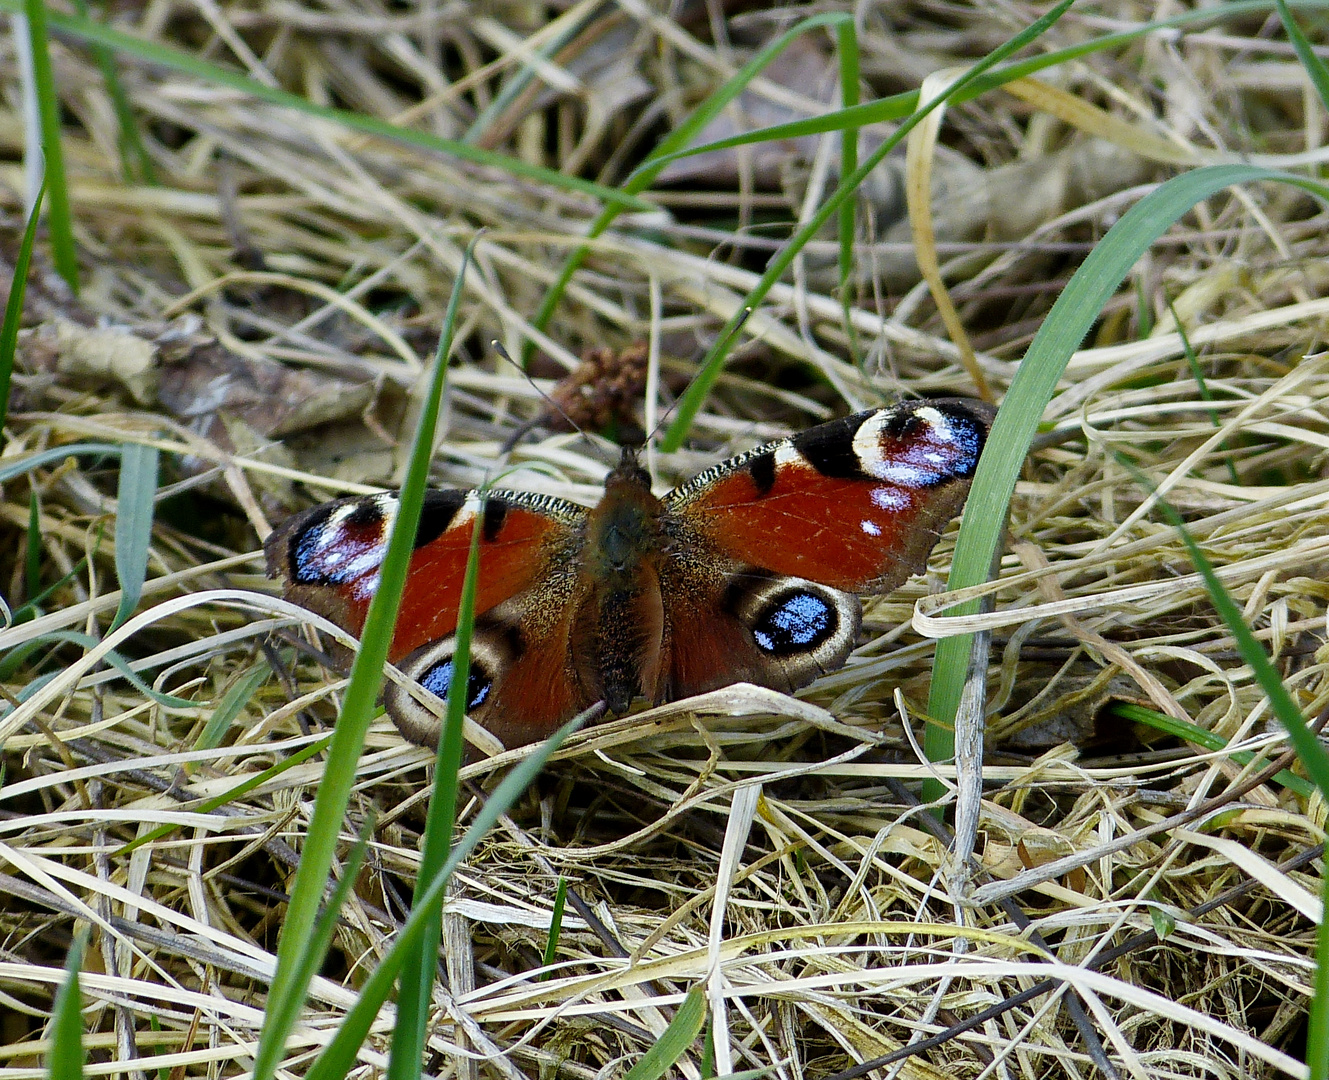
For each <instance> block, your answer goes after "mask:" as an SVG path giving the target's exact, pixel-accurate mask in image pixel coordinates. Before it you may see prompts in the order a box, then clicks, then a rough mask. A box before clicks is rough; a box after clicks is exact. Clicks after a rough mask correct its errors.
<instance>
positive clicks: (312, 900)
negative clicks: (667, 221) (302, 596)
mask: <svg viewBox="0 0 1329 1080" xmlns="http://www.w3.org/2000/svg"><path fill="white" fill-rule="evenodd" d="M474 246H475V241H474V240H473V241H472V242H471V244H470V246H468V247H467V249H466V251H467V255H466V258H464V259H463V260H462V265H461V270H460V271H459V272H458V274H457V280H456V282H455V283H454V285H453V303H454V304H455V300H456V297H457V296H458V295H459V294H460V292H461V288H462V283H463V281H464V278H465V275H466V268H467V265H468V263H469V259H470V252H471V250H472V249H473V248H474ZM449 310H450V311H452V310H454V309H453V306H452V304H450V305H449ZM454 322H455V320H454ZM444 330H445V332H444V334H443V336H442V338H440V340H439V348H438V354H437V356H436V358H435V363H434V371H433V375H432V378H431V381H430V387H429V393H428V395H427V396H426V399H425V405H424V409H423V410H422V412H421V416H420V422H419V425H418V427H417V429H416V433H415V443H414V445H413V447H412V451H411V460H410V464H409V466H408V467H407V471H406V479H405V481H404V483H403V485H402V490H401V493H400V497H399V501H398V503H397V515H396V519H395V521H394V522H393V525H392V533H391V536H390V537H389V539H388V549H387V553H386V554H385V556H384V558H383V563H382V566H381V567H380V572H379V584H378V588H377V589H376V590H375V592H374V597H373V599H372V600H371V601H370V604H369V613H368V615H367V616H366V618H365V626H364V632H363V633H362V634H361V639H360V649H359V651H358V652H357V653H356V655H355V661H354V663H353V664H352V666H351V678H350V683H349V684H348V686H347V688H346V696H345V699H344V701H343V705H342V711H341V716H340V717H339V718H338V720H337V726H336V727H335V728H334V729H333V734H332V745H331V747H330V749H329V752H328V763H327V769H326V771H325V774H324V779H323V783H321V784H320V785H319V788H318V795H317V796H316V798H315V800H314V812H313V817H312V818H311V820H310V823H309V832H308V836H307V838H306V841H305V847H304V850H303V851H302V853H301V856H300V866H299V868H298V869H297V871H296V875H295V884H294V886H293V887H292V889H291V900H290V904H289V906H288V909H287V917H286V921H285V923H284V925H283V927H282V935H281V941H280V942H279V944H278V948H277V971H276V974H275V975H274V976H273V980H272V989H271V991H270V992H269V995H268V1008H267V1012H266V1014H265V1016H264V1020H263V1030H262V1031H261V1032H260V1033H259V1043H258V1050H257V1052H256V1053H255V1057H254V1071H253V1076H254V1080H271V1078H272V1077H273V1075H274V1073H275V1072H276V1068H277V1065H278V1062H279V1060H280V1057H281V1052H282V1049H283V1048H284V1047H285V1045H286V1037H287V1035H288V1034H289V1033H290V1031H291V1029H292V1028H293V1027H294V1025H295V1021H296V1018H297V1017H298V1016H299V1013H300V1009H301V1007H302V1006H303V1005H304V999H305V994H306V992H307V991H308V988H309V985H308V981H307V980H305V981H301V979H302V977H303V973H304V972H306V971H308V970H309V969H308V968H307V966H306V963H305V953H306V951H307V950H308V948H309V947H310V944H311V934H312V932H313V928H314V921H315V919H316V917H317V914H318V910H319V902H320V899H321V898H322V896H323V890H324V887H325V885H326V883H327V880H328V873H329V871H330V869H331V867H332V859H333V856H334V854H335V853H336V846H337V840H338V836H339V833H340V827H341V822H342V818H343V817H344V816H345V814H346V807H347V805H348V804H349V802H350V797H351V788H352V786H353V785H354V783H355V773H356V766H357V763H358V761H359V757H360V751H361V749H362V748H363V747H364V742H365V734H366V733H367V732H368V730H369V723H370V721H371V720H372V719H373V716H374V712H375V708H374V706H375V702H376V701H377V699H378V692H379V687H380V686H381V685H382V682H383V665H384V664H386V663H387V659H388V648H389V646H390V645H391V643H392V631H393V627H394V626H395V625H396V621H397V612H398V609H399V608H400V606H401V594H402V589H403V588H404V587H405V584H406V572H407V569H408V567H409V564H410V558H411V552H412V551H413V550H414V546H415V534H416V528H417V526H418V525H419V522H420V511H421V507H422V506H423V504H424V490H425V485H426V483H427V482H428V480H429V464H430V461H431V459H432V458H433V453H434V429H435V426H436V423H437V419H438V411H439V402H440V400H441V399H442V393H443V383H444V378H445V374H446V367H447V355H448V350H449V349H450V348H451V344H452V343H451V334H450V333H449V332H448V328H447V327H445V328H444Z"/></svg>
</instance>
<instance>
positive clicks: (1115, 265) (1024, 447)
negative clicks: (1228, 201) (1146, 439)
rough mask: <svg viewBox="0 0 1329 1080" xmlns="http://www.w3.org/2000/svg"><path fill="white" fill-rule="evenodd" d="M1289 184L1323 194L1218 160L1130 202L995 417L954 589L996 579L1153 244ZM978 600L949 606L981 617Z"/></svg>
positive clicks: (939, 693) (946, 658)
mask: <svg viewBox="0 0 1329 1080" xmlns="http://www.w3.org/2000/svg"><path fill="white" fill-rule="evenodd" d="M1256 180H1283V181H1285V182H1288V183H1293V184H1296V185H1298V186H1301V187H1304V188H1306V189H1307V190H1312V191H1314V192H1315V193H1317V194H1321V197H1323V195H1322V192H1321V189H1319V187H1318V185H1311V184H1309V183H1308V182H1306V181H1302V180H1299V179H1296V178H1290V177H1287V176H1286V175H1284V174H1281V173H1275V172H1272V171H1270V170H1268V169H1262V168H1258V167H1256V166H1253V165H1214V166H1210V167H1208V168H1203V169H1195V170H1193V171H1191V172H1188V173H1183V174H1182V175H1180V176H1175V177H1173V178H1172V179H1171V180H1168V181H1167V182H1166V183H1164V184H1161V185H1160V186H1159V187H1158V188H1156V189H1155V190H1154V191H1152V192H1150V193H1149V194H1148V195H1147V196H1145V197H1144V198H1143V199H1141V200H1140V202H1138V203H1137V204H1136V205H1135V206H1133V207H1131V209H1130V210H1128V211H1127V212H1126V213H1125V214H1124V215H1122V217H1121V219H1120V220H1118V221H1117V222H1116V224H1114V225H1113V226H1112V228H1111V229H1109V230H1108V232H1107V233H1106V234H1105V235H1104V237H1103V239H1102V240H1101V241H1099V243H1098V244H1097V245H1096V246H1095V248H1094V250H1093V251H1091V252H1090V253H1089V255H1088V257H1087V258H1086V259H1085V261H1084V262H1083V263H1082V264H1081V265H1080V267H1079V269H1078V270H1076V272H1075V273H1074V274H1073V275H1072V277H1071V280H1070V281H1069V282H1068V283H1067V285H1066V288H1065V289H1063V290H1062V293H1061V295H1060V296H1059V297H1058V298H1057V300H1056V302H1055V303H1054V304H1053V305H1052V310H1051V311H1049V312H1048V315H1047V318H1045V319H1044V320H1043V325H1042V326H1040V327H1039V329H1038V333H1037V334H1035V335H1034V340H1033V342H1031V343H1030V346H1029V350H1028V351H1027V352H1026V353H1025V356H1024V359H1023V360H1022V361H1021V363H1020V367H1019V370H1018V371H1017V372H1016V374H1015V378H1014V379H1013V380H1012V382H1011V387H1010V391H1009V392H1008V393H1007V395H1006V400H1005V401H1004V402H1003V403H1002V407H1001V410H1000V412H998V414H997V419H996V420H995V421H994V422H993V425H992V432H991V434H990V435H989V437H988V443H987V447H986V449H985V450H984V451H983V457H982V458H981V459H980V461H979V463H978V469H977V471H976V472H975V475H974V482H973V486H972V488H971V489H970V492H969V499H968V501H967V502H966V504H965V509H964V518H963V520H962V523H961V527H960V535H959V537H958V538H957V540H956V545H955V556H954V560H953V562H952V566H951V574H950V578H949V581H948V586H949V588H951V589H963V588H968V587H969V586H972V585H978V584H980V583H982V582H983V581H986V580H987V577H988V573H989V568H990V567H991V565H992V559H993V556H994V554H995V552H996V550H997V545H998V543H999V542H1000V540H1001V532H1002V529H1003V528H1004V523H1005V521H1006V508H1007V505H1008V504H1009V502H1010V498H1011V494H1012V492H1014V490H1015V481H1016V478H1017V476H1018V475H1019V472H1020V469H1021V468H1022V466H1023V465H1024V459H1025V455H1026V453H1027V452H1028V448H1029V443H1030V440H1031V439H1032V438H1033V436H1034V432H1035V430H1036V429H1037V426H1038V422H1039V420H1040V419H1041V418H1042V416H1043V411H1044V409H1045V408H1046V407H1047V404H1048V402H1049V401H1050V400H1051V399H1052V394H1053V392H1054V391H1055V389H1056V386H1057V383H1058V381H1059V380H1060V379H1061V376H1062V373H1063V372H1064V371H1065V369H1066V364H1067V362H1068V361H1069V360H1070V357H1071V354H1072V353H1074V352H1075V350H1076V349H1077V348H1078V347H1079V345H1080V342H1081V341H1083V340H1084V337H1085V335H1086V334H1087V333H1088V332H1089V330H1090V328H1091V327H1092V326H1093V324H1094V322H1095V321H1096V320H1097V318H1098V315H1099V313H1100V312H1101V311H1102V309H1103V306H1104V305H1105V304H1106V303H1107V302H1108V300H1109V299H1110V298H1111V297H1112V296H1113V294H1114V293H1115V292H1116V290H1117V288H1118V287H1119V286H1120V284H1121V282H1122V281H1123V280H1125V277H1126V275H1127V274H1128V273H1129V272H1130V269H1131V267H1132V266H1134V265H1135V262H1136V261H1137V260H1138V259H1139V258H1140V256H1141V255H1143V254H1144V253H1145V251H1147V250H1148V248H1149V246H1150V245H1151V244H1153V242H1154V241H1155V240H1156V239H1158V237H1160V236H1161V235H1162V234H1163V233H1164V232H1165V231H1166V230H1167V229H1168V228H1169V227H1170V226H1171V225H1172V224H1173V223H1174V222H1175V221H1177V220H1178V219H1179V218H1181V217H1182V215H1184V214H1186V213H1188V212H1189V211H1190V210H1191V208H1192V207H1194V206H1195V205H1196V203H1198V202H1200V201H1202V200H1203V199H1207V198H1209V197H1210V196H1212V195H1214V194H1216V193H1217V192H1219V191H1222V190H1223V189H1224V188H1225V187H1229V186H1231V185H1233V184H1243V183H1250V182H1252V181H1256ZM977 610H978V603H977V601H973V602H970V603H968V604H964V605H959V606H957V607H955V608H952V609H950V614H952V615H965V614H973V613H974V612H976V611H977ZM971 643H972V636H971V635H958V636H956V637H949V638H944V639H942V640H941V641H939V642H938V643H937V656H936V660H935V661H934V663H933V675H932V687H931V692H930V696H929V698H928V715H929V716H930V717H931V720H930V722H929V724H928V726H927V729H926V731H925V736H924V748H925V750H926V751H927V754H928V758H929V759H930V760H932V761H943V760H945V759H947V758H949V757H951V756H952V755H953V754H954V752H955V751H954V733H953V724H954V721H955V711H956V708H957V706H958V705H959V701H960V691H961V689H962V688H963V686H964V676H965V669H966V667H967V666H968V663H969V651H970V647H971ZM923 792H924V796H925V799H926V800H927V801H932V800H935V799H937V798H940V797H941V794H942V791H941V787H940V785H939V784H938V783H937V782H935V781H929V782H927V783H925V784H924V788H923Z"/></svg>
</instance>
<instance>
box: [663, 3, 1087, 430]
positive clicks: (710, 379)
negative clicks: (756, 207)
mask: <svg viewBox="0 0 1329 1080" xmlns="http://www.w3.org/2000/svg"><path fill="white" fill-rule="evenodd" d="M1073 2H1074V0H1061V2H1060V3H1058V4H1057V5H1056V6H1055V7H1054V8H1052V9H1051V10H1050V11H1049V12H1048V13H1047V14H1046V15H1044V16H1043V17H1042V18H1040V19H1037V20H1036V21H1035V22H1033V23H1031V24H1030V25H1029V26H1028V27H1026V28H1025V29H1024V30H1023V31H1021V32H1020V33H1019V34H1017V35H1016V36H1015V37H1013V38H1012V39H1011V40H1010V41H1008V42H1006V43H1004V44H1003V45H1001V46H999V47H998V48H996V49H994V50H993V51H992V52H991V53H989V54H988V55H987V56H986V57H984V58H983V59H982V60H980V61H979V62H978V63H977V64H975V65H974V66H973V67H971V68H970V69H969V70H968V71H966V72H965V73H964V74H963V75H961V76H960V77H959V78H958V79H956V80H955V81H954V82H953V83H951V85H950V86H949V87H947V88H946V91H945V92H944V93H942V94H938V95H937V97H935V98H934V99H933V100H932V101H930V102H929V103H928V104H927V105H926V106H925V107H924V108H922V109H920V110H919V111H918V112H916V113H914V114H913V115H912V116H911V117H910V118H909V119H908V120H906V121H905V122H904V123H903V124H901V125H900V126H899V127H898V128H897V129H896V130H895V132H894V134H892V135H891V137H890V138H889V139H886V140H885V141H884V142H883V143H882V144H881V146H879V147H878V148H877V149H876V150H874V151H873V152H872V153H871V154H870V155H868V158H867V160H866V161H864V162H863V164H862V165H860V166H859V167H858V168H857V169H855V170H854V171H853V172H852V173H849V174H848V175H846V176H844V177H842V178H841V180H840V184H839V186H838V187H837V188H836V189H835V192H834V194H832V195H831V197H830V198H829V199H827V200H826V202H825V203H824V204H823V205H822V207H821V209H820V210H818V211H817V213H816V214H814V215H813V216H812V218H811V219H810V220H809V221H807V222H805V223H804V224H803V225H802V226H801V227H800V228H799V230H798V232H796V233H795V234H794V235H793V236H792V237H791V238H790V239H789V242H788V243H786V244H785V245H784V247H783V248H781V249H780V252H779V254H777V255H776V256H775V258H773V259H772V260H771V263H770V265H769V266H768V267H767V268H766V272H765V273H763V274H762V276H761V278H760V280H759V281H758V282H757V284H756V285H755V286H753V288H752V291H751V292H749V293H748V295H747V296H746V297H745V298H744V301H743V304H742V306H741V307H740V309H739V310H738V311H736V312H735V313H734V314H733V315H732V316H730V318H729V321H728V322H727V323H726V324H725V326H724V328H723V329H722V330H721V331H720V333H719V335H718V336H717V338H716V342H715V344H714V345H712V346H711V348H710V350H709V351H708V352H707V353H706V356H705V357H704V358H703V359H702V362H701V370H700V371H699V372H698V373H697V377H696V378H695V379H693V380H692V384H691V385H690V386H689V387H688V388H687V390H686V392H685V393H684V394H683V396H682V397H681V398H680V399H679V402H678V407H677V408H676V409H675V410H674V420H673V422H672V423H671V424H670V425H669V430H668V431H666V432H665V436H664V438H663V439H662V440H661V441H660V447H661V449H662V450H664V451H665V452H666V453H668V452H672V451H674V450H677V449H678V448H679V446H681V445H682V443H683V439H684V437H685V436H686V435H687V432H688V429H689V428H690V427H691V426H692V420H693V418H694V417H695V416H696V415H697V412H698V410H700V409H701V406H702V402H704V401H705V400H706V397H707V395H708V394H709V393H710V392H711V387H712V385H714V383H715V380H716V379H718V378H719V377H720V372H721V370H723V367H724V361H725V357H726V356H728V354H729V349H730V347H731V346H732V343H733V341H734V339H735V338H736V336H737V331H738V328H739V326H740V325H742V323H743V322H744V321H746V319H747V318H748V315H749V313H750V311H752V310H755V309H756V307H757V305H759V304H760V303H761V302H762V300H764V299H765V298H766V294H767V293H768V292H770V291H771V288H772V287H773V286H774V285H775V283H776V282H777V281H778V280H779V279H780V278H781V276H782V275H783V274H784V272H785V270H787V269H788V268H789V265H790V263H792V262H793V261H794V259H795V258H796V257H797V256H798V253H799V252H800V251H802V250H803V247H804V246H805V245H806V244H807V243H808V242H809V241H810V240H812V239H813V237H815V236H816V235H817V233H818V232H820V231H821V228H822V226H823V225H825V224H826V222H827V221H828V220H829V219H830V217H831V215H832V214H835V213H836V212H838V210H839V208H840V206H841V205H842V204H843V203H844V202H845V201H846V200H848V199H852V198H853V197H854V193H855V192H856V191H857V189H858V186H859V185H860V184H861V183H862V182H863V181H864V180H865V179H867V177H868V174H869V173H871V172H872V170H873V169H875V168H876V167H877V166H878V165H879V164H880V163H881V161H882V160H883V159H884V158H885V157H886V155H887V154H889V153H890V152H891V150H893V149H894V148H895V147H896V146H897V145H898V144H899V143H900V142H901V140H903V139H904V138H905V137H906V136H907V135H908V134H909V132H910V131H912V130H913V129H914V127H916V126H917V125H918V124H919V123H920V122H921V121H922V120H923V118H924V117H925V116H927V114H928V113H930V112H931V111H932V110H933V109H935V108H937V106H939V105H940V104H941V103H942V102H944V101H947V100H949V99H950V97H951V96H952V95H954V94H955V93H957V92H958V91H959V90H961V89H962V88H964V87H965V86H968V85H969V84H970V83H971V82H973V81H974V80H975V79H977V78H978V77H979V76H980V75H982V74H983V72H985V71H987V70H988V69H990V68H991V67H993V66H994V65H996V64H999V63H1001V61H1002V60H1004V59H1005V58H1006V57H1008V56H1010V55H1011V54H1012V53H1015V52H1018V51H1019V50H1020V49H1023V48H1024V47H1025V46H1026V45H1029V44H1030V43H1031V42H1033V41H1035V40H1037V39H1038V38H1039V37H1040V36H1041V35H1042V34H1044V33H1045V32H1046V31H1047V30H1048V29H1049V28H1050V27H1051V26H1052V25H1053V24H1054V23H1055V22H1056V21H1057V20H1058V19H1060V18H1061V16H1062V15H1064V14H1065V13H1066V12H1067V11H1068V10H1069V9H1070V6H1071V4H1072V3H1073Z"/></svg>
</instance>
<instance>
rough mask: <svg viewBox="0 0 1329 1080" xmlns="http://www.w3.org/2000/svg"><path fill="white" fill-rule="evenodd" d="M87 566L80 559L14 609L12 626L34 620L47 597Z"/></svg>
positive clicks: (0, 676) (85, 557)
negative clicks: (57, 579) (62, 574)
mask: <svg viewBox="0 0 1329 1080" xmlns="http://www.w3.org/2000/svg"><path fill="white" fill-rule="evenodd" d="M87 565H88V557H87V556H86V555H84V556H83V557H82V558H81V559H79V561H78V562H76V563H75V564H74V565H73V566H71V567H70V568H69V573H67V574H65V575H64V576H63V577H62V578H61V579H60V580H59V581H56V582H54V583H52V584H50V585H47V586H46V588H44V589H43V590H42V591H41V592H39V593H38V594H37V595H36V596H34V597H33V598H32V599H31V600H29V601H28V602H27V603H26V604H24V605H23V606H22V607H17V608H15V609H14V618H13V620H12V624H17V623H21V622H27V621H28V620H29V619H32V618H35V617H36V616H37V613H38V609H39V608H40V607H41V605H42V604H44V603H45V602H46V601H47V599H48V598H49V597H51V596H52V595H54V594H55V593H56V592H57V591H59V590H60V589H63V588H64V587H65V586H66V585H68V584H69V583H70V582H71V581H73V580H74V579H75V578H76V577H78V575H79V574H81V573H83V571H84V569H85V568H86V567H87ZM37 640H38V641H40V640H41V639H40V638H38V639H37ZM5 656H6V658H8V656H9V654H8V653H6V654H5ZM14 670H17V669H14ZM10 674H13V672H12V671H11V672H10ZM4 677H5V676H3V675H0V678H4Z"/></svg>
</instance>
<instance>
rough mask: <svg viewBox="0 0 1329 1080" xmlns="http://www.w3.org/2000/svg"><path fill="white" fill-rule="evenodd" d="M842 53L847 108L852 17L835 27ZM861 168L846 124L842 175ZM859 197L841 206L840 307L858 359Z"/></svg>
mask: <svg viewBox="0 0 1329 1080" xmlns="http://www.w3.org/2000/svg"><path fill="white" fill-rule="evenodd" d="M836 36H837V39H838V44H839V50H838V51H839V54H840V101H841V104H842V105H843V106H844V108H846V109H852V108H853V107H854V106H855V105H857V104H858V70H859V65H858V31H857V29H856V28H855V27H854V24H853V21H852V20H847V21H845V22H843V23H841V24H840V25H839V26H838V27H837V28H836ZM857 168H858V128H857V127H847V128H845V129H844V130H843V131H842V132H841V133H840V175H841V176H848V175H849V174H850V173H852V172H853V171H854V170H855V169H857ZM857 207H858V200H857V199H846V200H845V201H844V205H843V206H841V207H840V222H839V225H840V306H841V307H842V308H843V310H844V329H845V335H846V336H847V337H848V338H849V345H850V350H851V351H852V353H853V355H854V358H855V360H857V358H858V332H857V331H856V330H855V329H854V320H853V319H852V318H850V315H849V308H850V306H851V305H852V303H853V299H854V297H853V292H854V290H853V281H854V239H855V231H856V230H855V224H856V216H855V211H856V210H857Z"/></svg>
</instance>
